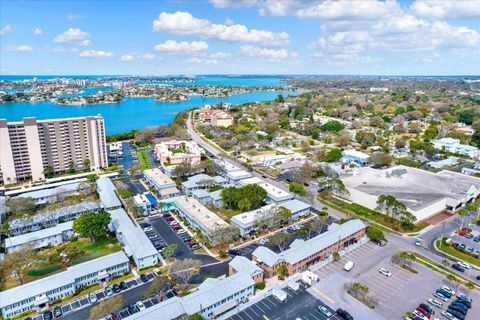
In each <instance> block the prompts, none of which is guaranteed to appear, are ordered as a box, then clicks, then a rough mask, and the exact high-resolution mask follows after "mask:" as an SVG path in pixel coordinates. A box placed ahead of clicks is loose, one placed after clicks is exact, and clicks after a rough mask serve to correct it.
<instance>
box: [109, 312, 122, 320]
mask: <svg viewBox="0 0 480 320" xmlns="http://www.w3.org/2000/svg"><path fill="white" fill-rule="evenodd" d="M110 317H111V318H112V320H122V317H120V315H119V314H118V313H110Z"/></svg>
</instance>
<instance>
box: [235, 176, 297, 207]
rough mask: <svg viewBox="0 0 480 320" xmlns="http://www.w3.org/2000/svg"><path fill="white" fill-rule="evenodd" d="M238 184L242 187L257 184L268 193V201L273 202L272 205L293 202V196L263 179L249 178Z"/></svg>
mask: <svg viewBox="0 0 480 320" xmlns="http://www.w3.org/2000/svg"><path fill="white" fill-rule="evenodd" d="M238 184H239V185H240V186H242V187H243V186H246V185H249V184H257V185H259V186H260V187H262V188H263V189H265V191H267V201H268V202H272V203H277V204H278V203H281V202H283V201H287V200H291V199H293V195H292V194H290V193H288V192H287V191H284V190H282V189H280V188H279V187H276V186H274V185H273V184H271V183H268V182H266V181H264V180H263V179H260V178H258V177H253V178H248V179H242V180H239V181H238Z"/></svg>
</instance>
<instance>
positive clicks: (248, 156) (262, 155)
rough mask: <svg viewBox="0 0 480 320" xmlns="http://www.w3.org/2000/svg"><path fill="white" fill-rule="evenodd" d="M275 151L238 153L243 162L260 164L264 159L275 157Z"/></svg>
mask: <svg viewBox="0 0 480 320" xmlns="http://www.w3.org/2000/svg"><path fill="white" fill-rule="evenodd" d="M275 155H276V153H275V151H256V150H245V151H242V152H241V153H240V156H242V157H243V158H244V159H245V160H247V161H249V162H251V163H254V164H256V163H262V162H263V161H264V160H265V159H268V158H270V157H273V156H275Z"/></svg>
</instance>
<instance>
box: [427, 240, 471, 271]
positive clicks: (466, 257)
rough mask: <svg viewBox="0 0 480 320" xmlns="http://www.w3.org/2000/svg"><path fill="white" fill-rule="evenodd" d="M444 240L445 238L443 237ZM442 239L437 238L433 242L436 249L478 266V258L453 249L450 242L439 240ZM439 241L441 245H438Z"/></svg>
mask: <svg viewBox="0 0 480 320" xmlns="http://www.w3.org/2000/svg"><path fill="white" fill-rule="evenodd" d="M444 240H445V239H444ZM441 241H442V240H441V239H438V240H437V241H436V242H435V246H436V247H437V249H438V250H440V251H442V252H444V253H447V254H449V255H451V256H454V257H455V258H458V259H460V260H463V261H465V262H468V263H470V264H473V265H476V266H477V267H480V259H477V258H475V257H472V256H471V255H469V254H466V253H463V252H460V251H458V250H457V249H455V248H454V247H452V245H451V244H449V243H447V242H445V241H443V243H442V242H441ZM440 243H442V246H441V247H440Z"/></svg>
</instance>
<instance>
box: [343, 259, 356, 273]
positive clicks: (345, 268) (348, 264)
mask: <svg viewBox="0 0 480 320" xmlns="http://www.w3.org/2000/svg"><path fill="white" fill-rule="evenodd" d="M354 266H355V263H354V262H353V261H348V262H347V263H345V266H344V267H343V270H345V271H350V270H352V268H353V267H354Z"/></svg>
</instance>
